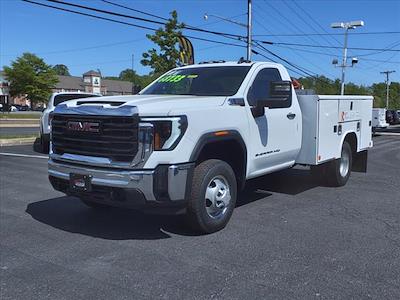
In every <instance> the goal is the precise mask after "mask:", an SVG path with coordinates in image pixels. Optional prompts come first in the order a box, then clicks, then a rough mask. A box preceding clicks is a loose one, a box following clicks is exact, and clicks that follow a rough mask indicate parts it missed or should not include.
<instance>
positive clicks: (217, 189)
mask: <svg viewBox="0 0 400 300" xmlns="http://www.w3.org/2000/svg"><path fill="white" fill-rule="evenodd" d="M236 198H237V184H236V178H235V173H234V172H233V170H232V168H231V166H230V165H229V164H227V163H226V162H224V161H222V160H217V159H209V160H206V161H204V162H202V163H200V164H199V165H198V166H196V168H195V170H194V174H193V180H192V185H191V196H190V199H189V200H188V207H187V213H186V219H187V221H188V223H189V225H190V226H191V227H192V228H194V229H195V230H197V231H199V232H202V233H212V232H216V231H218V230H221V229H222V228H224V227H225V226H226V224H227V223H228V221H229V219H230V218H231V216H232V213H233V209H234V208H235V205H236Z"/></svg>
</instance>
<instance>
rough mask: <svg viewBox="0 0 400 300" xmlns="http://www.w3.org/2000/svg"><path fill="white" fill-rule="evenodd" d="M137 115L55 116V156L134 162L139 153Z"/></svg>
mask: <svg viewBox="0 0 400 300" xmlns="http://www.w3.org/2000/svg"><path fill="white" fill-rule="evenodd" d="M138 122H139V120H138V117H137V116H129V117H127V116H93V115H60V114H54V115H53V119H52V122H51V125H52V132H51V133H52V147H53V148H52V149H53V153H55V154H59V155H62V154H64V153H70V154H79V155H87V156H97V157H106V158H109V159H111V160H112V161H116V162H131V161H132V160H133V158H134V157H135V155H136V153H137V151H138Z"/></svg>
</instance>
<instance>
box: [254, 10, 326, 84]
mask: <svg viewBox="0 0 400 300" xmlns="http://www.w3.org/2000/svg"><path fill="white" fill-rule="evenodd" d="M255 13H256V14H255V15H257V11H255ZM260 16H262V15H261V14H260ZM254 21H255V22H256V23H257V24H258V25H260V26H261V27H262V28H263V29H264V30H265V31H266V32H271V31H270V30H269V29H268V28H267V27H266V26H265V25H264V24H263V23H261V22H259V21H257V19H254ZM278 39H279V38H278ZM291 52H292V53H294V52H293V51H292V50H291ZM295 54H296V55H297V56H298V57H300V58H301V59H303V60H305V61H307V62H308V63H309V64H311V65H313V66H314V67H316V68H318V69H319V70H321V71H323V72H325V73H326V71H325V70H324V69H322V68H321V67H320V66H319V65H317V64H314V63H313V62H312V61H310V60H309V59H307V58H306V57H304V56H302V55H300V54H299V53H295ZM330 75H331V76H332V74H330Z"/></svg>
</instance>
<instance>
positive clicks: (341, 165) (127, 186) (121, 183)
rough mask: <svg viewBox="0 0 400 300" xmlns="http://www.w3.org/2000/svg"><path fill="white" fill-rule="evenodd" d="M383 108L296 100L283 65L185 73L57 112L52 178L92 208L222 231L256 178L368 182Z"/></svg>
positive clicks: (212, 66)
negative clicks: (281, 175) (169, 216)
mask: <svg viewBox="0 0 400 300" xmlns="http://www.w3.org/2000/svg"><path fill="white" fill-rule="evenodd" d="M372 100H373V98H372V97H370V96H328V95H307V94H306V93H303V94H301V91H300V92H298V94H296V92H295V90H294V88H293V86H292V83H291V81H290V76H289V74H288V72H287V70H286V69H285V67H284V66H282V65H280V64H276V63H268V62H242V61H239V62H237V63H236V62H218V63H203V64H198V65H190V66H185V67H181V68H176V69H173V70H171V71H169V72H167V73H166V74H164V75H163V76H161V77H160V78H159V79H157V80H156V81H154V82H153V83H152V84H150V85H149V86H148V87H147V88H145V89H144V90H143V91H141V92H140V94H138V95H133V96H112V97H98V98H90V99H76V100H72V101H68V102H65V103H62V104H60V105H58V106H57V107H56V109H55V111H54V113H53V114H52V116H51V118H52V120H51V126H52V131H51V147H50V148H51V149H50V158H49V179H50V182H51V184H52V185H53V187H54V188H55V189H56V190H59V191H61V192H64V193H66V194H68V195H74V196H77V197H79V198H80V199H81V200H82V201H83V202H84V203H85V204H87V205H88V206H90V207H94V208H99V207H105V206H120V207H129V208H136V209H141V210H150V211H157V212H159V211H161V212H163V211H168V212H175V213H179V212H181V213H185V214H186V219H187V220H188V222H189V224H190V225H191V226H192V227H193V228H195V229H197V230H199V231H201V232H204V233H211V232H215V231H217V230H220V229H222V228H223V227H225V225H226V224H227V223H228V221H229V219H230V217H231V215H232V212H233V209H234V207H235V204H236V198H237V194H238V191H239V190H240V189H242V188H243V187H244V184H245V182H246V180H247V179H251V178H255V177H258V176H262V175H264V174H267V173H271V172H275V171H279V170H282V169H285V168H291V167H293V166H294V165H296V164H300V165H307V166H311V171H312V173H314V174H317V176H318V177H323V178H325V179H326V182H327V183H329V184H330V185H332V186H342V185H344V184H346V182H347V180H348V178H349V176H350V173H351V171H352V170H353V171H364V172H366V165H367V150H368V148H369V147H371V146H372V140H371V116H372Z"/></svg>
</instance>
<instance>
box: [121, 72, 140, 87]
mask: <svg viewBox="0 0 400 300" xmlns="http://www.w3.org/2000/svg"><path fill="white" fill-rule="evenodd" d="M139 77H140V76H139V75H138V74H136V72H135V71H134V70H132V69H125V70H123V71H121V73H119V79H120V80H124V81H130V82H133V83H135V84H138V83H139Z"/></svg>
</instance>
